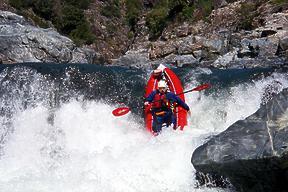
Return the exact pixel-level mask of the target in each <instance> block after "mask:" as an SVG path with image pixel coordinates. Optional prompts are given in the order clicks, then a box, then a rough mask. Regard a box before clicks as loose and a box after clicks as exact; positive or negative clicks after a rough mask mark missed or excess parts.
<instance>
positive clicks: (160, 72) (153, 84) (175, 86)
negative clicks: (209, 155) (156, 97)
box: [144, 64, 187, 133]
mask: <svg viewBox="0 0 288 192" xmlns="http://www.w3.org/2000/svg"><path fill="white" fill-rule="evenodd" d="M161 79H165V80H166V82H167V85H168V87H169V91H171V92H173V93H175V94H176V95H177V94H179V93H182V92H183V87H182V84H181V81H180V80H179V78H178V77H177V76H176V74H175V73H174V72H173V71H172V70H171V69H169V68H167V67H165V66H164V65H162V64H161V65H159V67H158V68H157V69H156V70H154V71H153V72H152V73H151V76H150V78H149V80H148V82H147V85H146V89H145V95H144V96H145V98H147V97H148V95H149V94H150V93H151V92H152V91H154V90H155V89H157V86H158V82H159V80H161ZM178 96H179V97H180V98H181V99H182V100H183V101H184V102H185V96H184V94H180V95H178ZM150 108H151V106H144V118H145V126H146V129H147V130H148V131H150V132H151V133H153V130H152V123H153V116H152V114H151V110H150ZM174 111H175V112H174V113H175V116H176V122H177V125H176V128H180V129H181V130H183V129H184V126H186V125H187V111H186V110H185V109H183V108H182V107H181V106H176V107H175V110H174Z"/></svg>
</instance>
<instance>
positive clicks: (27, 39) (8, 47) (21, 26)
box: [0, 11, 96, 63]
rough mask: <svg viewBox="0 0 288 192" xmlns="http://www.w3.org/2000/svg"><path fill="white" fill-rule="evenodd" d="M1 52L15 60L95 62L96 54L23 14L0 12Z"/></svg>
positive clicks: (0, 53)
mask: <svg viewBox="0 0 288 192" xmlns="http://www.w3.org/2000/svg"><path fill="white" fill-rule="evenodd" d="M0 55H3V56H5V57H6V59H5V60H7V58H9V60H10V61H12V62H56V63H72V62H77V63H92V62H93V60H94V59H91V58H93V57H94V56H95V55H96V53H95V52H94V51H93V50H91V49H82V48H78V47H76V45H75V44H74V43H73V41H72V40H71V39H69V38H67V37H65V36H62V35H60V34H59V33H58V32H56V31H54V30H53V29H42V28H38V27H35V26H32V25H31V24H29V23H28V22H27V21H26V20H25V19H24V18H23V17H22V16H18V15H16V14H14V13H10V12H6V11H0ZM3 58H4V57H2V59H3ZM3 60H4V59H3ZM5 60H4V61H5Z"/></svg>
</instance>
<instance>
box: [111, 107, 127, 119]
mask: <svg viewBox="0 0 288 192" xmlns="http://www.w3.org/2000/svg"><path fill="white" fill-rule="evenodd" d="M129 111H130V108H129V107H119V108H117V109H114V110H113V111H112V114H113V115H114V116H117V117H118V116H122V115H126V114H127V113H128V112H129Z"/></svg>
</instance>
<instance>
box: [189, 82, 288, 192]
mask: <svg viewBox="0 0 288 192" xmlns="http://www.w3.org/2000/svg"><path fill="white" fill-rule="evenodd" d="M277 85H278V84H277ZM278 86H279V85H278ZM269 90H272V89H267V91H269ZM277 90H278V91H279V87H278V88H277ZM272 91H273V90H272ZM271 94H273V93H271ZM287 98H288V89H285V90H283V91H282V92H281V93H279V94H278V95H277V96H275V97H274V98H273V99H272V100H270V101H269V102H267V103H266V102H264V104H263V105H262V106H261V107H260V109H259V110H258V111H257V112H256V113H254V114H253V115H251V116H249V117H248V118H246V119H245V120H239V121H237V122H236V123H234V124H233V125H231V126H230V127H229V128H228V129H227V130H225V131H224V132H222V133H220V134H219V135H217V136H214V137H212V138H211V139H210V140H209V141H208V142H207V143H205V144H204V145H202V146H200V147H198V148H197V149H196V150H195V151H194V153H193V155H192V159H191V161H192V164H193V165H194V167H195V169H196V170H197V171H200V172H202V173H209V174H212V175H220V176H224V177H226V178H228V179H229V181H230V182H231V183H232V184H233V186H234V187H235V188H236V189H237V191H245V192H250V191H251V192H252V191H263V192H264V191H279V192H281V191H287V190H288V187H287V182H288V101H287ZM265 103H266V104H265Z"/></svg>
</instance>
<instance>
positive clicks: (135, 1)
mask: <svg viewBox="0 0 288 192" xmlns="http://www.w3.org/2000/svg"><path fill="white" fill-rule="evenodd" d="M125 5H126V10H127V12H126V20H127V22H128V25H129V26H130V27H131V29H132V30H134V27H135V25H136V24H137V21H138V17H139V15H140V13H141V9H142V2H141V1H140V0H126V1H125Z"/></svg>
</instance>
